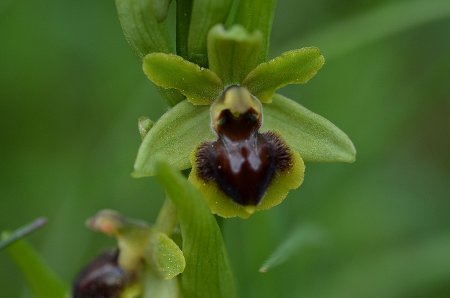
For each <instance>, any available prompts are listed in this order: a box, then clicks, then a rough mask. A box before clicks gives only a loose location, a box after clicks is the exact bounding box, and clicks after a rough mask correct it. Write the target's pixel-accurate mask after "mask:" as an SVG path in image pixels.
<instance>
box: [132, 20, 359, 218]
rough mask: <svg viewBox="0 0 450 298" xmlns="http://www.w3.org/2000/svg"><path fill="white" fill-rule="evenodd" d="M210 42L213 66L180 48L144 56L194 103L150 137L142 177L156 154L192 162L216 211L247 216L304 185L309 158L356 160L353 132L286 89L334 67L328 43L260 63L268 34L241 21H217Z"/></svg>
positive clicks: (152, 73)
mask: <svg viewBox="0 0 450 298" xmlns="http://www.w3.org/2000/svg"><path fill="white" fill-rule="evenodd" d="M207 45H208V61H209V69H205V68H202V67H200V66H198V65H196V64H194V63H192V62H189V61H187V60H184V59H183V58H182V57H179V56H176V55H173V54H165V53H151V54H149V55H147V56H146V57H145V58H144V66H143V68H144V72H145V74H146V75H147V76H148V77H149V78H150V79H151V80H152V81H153V82H154V83H156V84H157V85H158V86H160V87H162V88H168V89H177V90H179V92H181V93H182V94H183V95H184V96H186V99H187V101H183V102H181V103H179V104H178V105H176V106H175V107H174V108H172V109H171V110H170V111H168V112H167V113H166V114H165V115H163V117H161V119H160V120H159V121H157V122H156V123H155V125H154V126H153V127H152V128H151V129H150V131H149V132H148V133H147V134H146V136H145V137H144V140H143V143H142V145H141V147H140V149H139V152H138V157H137V159H136V163H135V172H134V175H135V176H137V177H142V176H151V175H154V174H155V173H154V162H155V160H156V159H157V158H156V156H159V155H163V156H165V157H166V158H167V159H168V161H169V163H170V164H171V165H172V166H173V167H174V168H176V169H178V170H182V169H187V168H191V167H192V171H191V174H190V175H189V180H190V181H191V182H192V183H193V184H194V185H195V186H196V187H197V188H198V189H199V190H200V191H201V192H202V193H203V195H204V196H205V198H206V201H207V202H208V204H209V206H210V209H211V211H212V212H213V213H215V214H218V215H220V216H223V217H233V216H239V217H243V218H246V217H248V216H250V215H251V214H252V213H253V212H254V211H257V210H264V209H269V208H271V207H273V206H275V205H277V204H279V203H280V202H281V201H282V200H283V199H284V198H285V197H286V195H287V193H288V191H289V190H291V189H294V188H297V187H299V186H300V185H301V183H302V181H303V174H304V161H325V162H330V161H343V162H353V161H354V159H355V148H354V146H353V144H352V142H351V141H350V139H349V138H348V137H347V135H345V133H343V132H342V131H341V130H339V129H338V128H337V127H336V126H334V125H333V124H332V123H331V122H329V121H328V120H326V119H324V118H322V117H321V116H319V115H316V114H314V113H312V112H310V111H309V110H307V109H306V108H304V107H303V106H301V105H299V104H298V103H296V102H294V101H292V100H289V99H287V98H285V97H283V96H281V95H277V94H276V90H277V89H279V88H281V87H283V86H285V85H287V84H293V83H299V84H303V83H306V82H307V81H309V80H310V79H311V78H312V77H313V76H314V75H315V74H316V73H317V71H318V70H319V69H320V68H321V67H322V66H323V64H324V58H323V56H322V55H321V54H320V51H319V49H317V48H313V47H309V48H302V49H298V50H293V51H289V52H286V53H283V54H282V55H280V56H279V57H276V58H274V59H272V60H270V61H268V62H264V63H261V64H259V65H257V64H258V62H259V57H261V56H263V54H264V53H263V51H265V48H264V41H263V38H262V34H261V33H260V32H258V31H255V32H254V33H252V34H249V33H248V32H247V31H246V30H245V29H244V28H243V27H241V26H239V25H235V26H233V27H231V28H230V29H229V30H225V29H224V28H223V26H221V25H217V26H215V27H213V28H212V29H211V30H210V32H209V34H208V41H207ZM272 101H273V102H272ZM208 106H209V108H208Z"/></svg>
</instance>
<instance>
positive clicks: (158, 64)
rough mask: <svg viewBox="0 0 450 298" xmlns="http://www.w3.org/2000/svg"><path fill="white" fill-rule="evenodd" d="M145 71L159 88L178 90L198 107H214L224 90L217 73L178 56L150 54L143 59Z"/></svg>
mask: <svg viewBox="0 0 450 298" xmlns="http://www.w3.org/2000/svg"><path fill="white" fill-rule="evenodd" d="M143 70H144V73H145V74H146V75H147V77H148V78H149V79H150V80H151V81H153V82H154V83H155V84H156V85H158V86H160V87H162V88H173V89H177V90H178V91H180V92H181V93H182V94H183V95H184V96H186V97H187V99H188V100H189V101H190V102H191V103H193V104H195V105H209V104H211V103H212V102H213V100H214V99H216V97H217V96H219V94H220V93H221V92H222V90H223V84H222V81H221V80H220V78H219V77H218V76H217V75H216V74H215V73H214V72H212V71H211V70H209V69H206V68H203V67H200V66H198V65H197V64H194V63H192V62H189V61H187V60H185V59H183V58H182V57H180V56H177V55H173V54H165V53H152V54H149V55H147V56H145V58H144V63H143Z"/></svg>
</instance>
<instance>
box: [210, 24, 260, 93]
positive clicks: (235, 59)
mask: <svg viewBox="0 0 450 298" xmlns="http://www.w3.org/2000/svg"><path fill="white" fill-rule="evenodd" d="M261 47H262V35H261V32H259V31H255V32H253V33H252V34H250V33H248V32H247V31H246V30H245V29H244V27H242V26H239V25H235V26H233V27H231V28H230V29H229V30H225V28H224V27H223V26H222V25H216V26H214V27H213V28H212V29H211V30H210V31H209V34H208V61H209V69H211V70H212V71H214V72H215V73H216V74H217V75H218V76H219V77H220V78H221V79H222V81H223V83H224V84H225V85H231V84H239V83H240V82H241V81H242V80H243V79H244V78H245V77H246V76H247V75H248V73H249V72H250V71H251V70H252V69H254V68H255V67H256V66H257V65H258V57H259V56H260V51H261Z"/></svg>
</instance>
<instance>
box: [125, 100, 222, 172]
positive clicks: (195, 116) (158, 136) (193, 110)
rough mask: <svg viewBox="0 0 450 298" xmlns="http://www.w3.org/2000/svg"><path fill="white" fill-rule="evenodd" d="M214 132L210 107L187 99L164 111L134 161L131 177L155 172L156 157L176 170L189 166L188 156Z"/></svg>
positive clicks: (212, 136)
mask: <svg viewBox="0 0 450 298" xmlns="http://www.w3.org/2000/svg"><path fill="white" fill-rule="evenodd" d="M213 138H214V134H213V133H212V131H211V129H210V126H209V107H208V106H193V105H192V104H191V103H190V102H188V101H187V100H184V101H182V102H180V103H179V104H177V105H176V106H175V107H173V108H172V109H170V110H169V111H167V112H166V113H165V114H164V115H163V116H162V117H161V118H160V119H159V120H158V121H157V122H156V123H155V125H154V126H153V127H152V129H151V130H150V131H149V132H148V133H147V135H146V136H145V138H144V141H143V142H142V144H141V146H140V147H139V151H138V155H137V158H136V161H135V163H134V173H133V176H134V177H144V176H153V175H155V169H154V163H155V161H156V156H158V155H160V156H163V157H165V158H166V159H167V161H168V162H169V163H170V166H171V167H173V168H174V169H176V170H184V169H188V168H190V167H191V164H190V162H189V155H190V154H191V152H192V151H193V150H194V149H195V148H196V147H197V146H198V145H199V144H200V143H201V142H202V141H205V140H212V139H213Z"/></svg>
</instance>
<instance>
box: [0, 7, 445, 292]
mask: <svg viewBox="0 0 450 298" xmlns="http://www.w3.org/2000/svg"><path fill="white" fill-rule="evenodd" d="M449 5H450V3H449V2H446V1H437V0H433V1H424V0H422V1H381V0H380V1H377V0H365V1H356V0H351V1H338V0H318V1H304V0H303V1H299V0H289V1H288V0H280V1H279V3H278V7H277V11H276V15H275V21H274V27H273V32H272V43H271V53H272V56H275V55H278V54H280V53H281V52H282V51H284V50H287V49H292V48H296V47H301V46H309V45H315V46H319V47H320V48H321V49H322V51H323V53H324V56H325V58H328V59H327V63H326V65H325V67H324V68H323V69H322V70H321V71H320V72H319V74H318V75H317V76H316V77H315V78H314V79H313V80H312V81H311V82H310V83H308V84H307V85H305V86H293V87H288V88H285V89H284V90H282V92H281V93H283V94H285V95H287V96H289V97H291V98H293V99H295V100H297V101H299V102H300V103H302V104H303V105H305V106H306V107H307V108H309V109H311V110H312V111H314V112H316V113H318V114H320V115H323V116H325V117H326V118H328V119H330V120H331V121H332V122H334V123H335V124H336V125H337V126H339V127H340V128H341V129H343V130H344V131H345V132H346V133H347V134H348V135H349V136H350V137H351V139H352V140H353V142H354V143H355V146H356V148H357V150H358V155H357V162H356V163H355V164H351V165H349V164H307V172H306V177H305V182H304V184H303V186H302V187H301V188H300V189H298V190H296V191H294V192H291V193H290V196H289V197H288V199H287V200H286V201H285V202H284V203H283V204H282V205H280V206H279V207H276V208H274V209H272V210H270V211H268V212H261V213H259V214H256V215H254V216H253V217H251V219H249V220H239V219H232V220H228V221H226V223H225V228H224V234H225V240H226V243H227V245H228V247H229V255H230V259H231V263H232V265H233V269H234V272H235V274H236V279H237V281H238V287H239V291H240V294H241V295H240V296H241V297H308V298H311V297H358V298H359V297H405V298H406V297H414V298H419V297H450V7H449ZM0 38H1V39H0V40H1V43H0V140H1V141H0V142H1V146H0V230H4V229H15V228H17V227H19V226H21V225H23V224H24V223H27V222H29V221H31V220H32V219H34V218H36V217H38V216H47V217H48V218H49V221H50V222H49V224H48V225H47V227H46V228H45V229H43V230H41V231H39V232H37V233H35V234H33V235H32V236H31V237H29V240H30V242H31V243H32V244H33V245H34V246H35V247H36V248H37V249H38V250H39V251H40V252H41V253H42V255H43V257H44V258H45V259H46V260H47V261H48V263H49V264H50V265H51V267H53V268H54V269H55V270H56V272H57V273H58V274H60V275H61V276H62V277H64V278H65V279H66V280H71V279H73V277H74V275H75V274H76V272H77V271H78V270H79V269H80V268H81V267H82V266H83V264H85V263H86V262H87V261H88V260H89V259H91V258H92V257H93V256H94V255H96V254H97V253H98V252H100V251H101V250H102V249H104V248H105V247H108V246H111V245H113V243H114V241H113V240H112V239H108V238H106V237H104V236H102V235H100V234H95V233H93V232H91V231H89V230H87V229H86V228H85V227H84V221H85V219H86V218H87V217H89V216H91V215H92V214H94V213H95V212H96V211H98V210H99V209H102V208H113V209H117V210H120V211H121V212H122V213H124V214H127V215H129V216H132V217H136V218H142V219H147V220H149V221H152V220H153V219H154V218H155V216H156V214H157V211H158V209H159V207H160V205H161V204H162V202H163V190H162V189H161V188H160V187H159V186H158V185H157V184H156V182H155V181H154V180H153V179H141V180H135V179H132V178H131V177H130V172H131V171H132V165H133V162H134V158H135V156H136V152H137V149H138V146H139V143H140V138H139V135H138V131H137V118H138V117H139V116H142V115H149V116H150V117H151V118H152V119H155V120H156V119H157V118H158V117H159V116H160V115H161V114H162V113H163V112H164V111H165V110H166V109H167V107H166V106H165V104H164V102H163V101H162V99H161V98H160V96H159V95H158V93H157V92H156V88H155V87H154V86H152V84H151V83H150V82H149V81H148V80H147V79H146V78H145V76H144V75H143V73H142V71H141V65H140V62H139V59H138V58H137V57H136V56H135V55H134V53H133V52H132V50H131V48H130V47H129V46H128V45H127V44H126V42H125V39H124V37H123V35H122V32H121V28H120V25H119V22H118V19H117V16H116V11H115V7H114V3H113V1H88V0H81V1H69V0H42V1H30V0H25V1H13V0H3V1H2V2H0ZM311 225H312V226H314V227H315V228H316V229H318V230H320V231H321V234H322V235H323V237H322V241H319V242H316V243H314V244H308V243H306V242H305V243H304V245H300V246H298V247H296V249H295V250H294V251H293V253H292V254H291V256H290V258H289V260H288V261H287V262H285V263H282V264H280V265H279V266H277V267H274V268H273V269H271V270H269V271H268V272H267V273H264V274H262V273H259V272H258V269H259V268H260V266H261V265H262V264H263V263H264V261H265V260H266V259H267V258H268V257H269V256H270V255H271V253H272V252H273V251H274V250H275V249H276V248H277V247H278V246H279V245H280V243H283V242H284V241H286V239H289V237H290V235H293V234H294V235H295V233H301V232H302V229H303V227H307V226H311ZM0 289H1V294H0V296H1V297H21V296H22V295H25V296H27V295H26V292H25V291H24V282H23V280H22V277H21V275H20V273H19V272H18V270H17V269H16V268H15V267H14V265H13V263H12V262H11V260H10V259H9V258H8V257H7V255H6V254H5V253H4V252H0Z"/></svg>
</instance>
